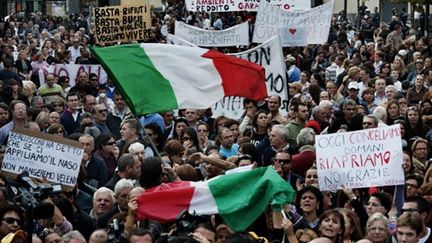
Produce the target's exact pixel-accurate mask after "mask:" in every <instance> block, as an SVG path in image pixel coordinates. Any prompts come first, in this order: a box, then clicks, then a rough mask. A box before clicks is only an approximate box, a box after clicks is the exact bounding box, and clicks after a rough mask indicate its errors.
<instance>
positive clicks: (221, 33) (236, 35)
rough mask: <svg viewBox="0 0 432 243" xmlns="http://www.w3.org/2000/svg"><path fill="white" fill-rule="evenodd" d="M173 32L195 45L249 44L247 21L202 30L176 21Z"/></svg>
mask: <svg viewBox="0 0 432 243" xmlns="http://www.w3.org/2000/svg"><path fill="white" fill-rule="evenodd" d="M174 34H175V35H176V36H177V37H180V38H183V39H185V40H186V41H188V42H190V43H192V44H194V45H197V46H204V47H215V46H238V45H243V46H247V45H249V22H244V23H241V24H238V25H236V26H233V27H231V28H228V29H224V30H204V29H201V28H198V27H195V26H192V25H188V24H185V23H184V22H180V21H176V22H175V30H174Z"/></svg>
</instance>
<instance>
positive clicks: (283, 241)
mask: <svg viewBox="0 0 432 243" xmlns="http://www.w3.org/2000/svg"><path fill="white" fill-rule="evenodd" d="M281 213H282V216H283V217H284V219H287V216H286V214H285V211H284V210H283V209H282V210H281ZM285 238H286V232H285V230H284V234H283V238H282V243H285Z"/></svg>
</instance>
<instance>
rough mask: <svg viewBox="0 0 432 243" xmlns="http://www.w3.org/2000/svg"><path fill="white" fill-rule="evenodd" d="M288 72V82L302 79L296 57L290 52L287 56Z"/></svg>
mask: <svg viewBox="0 0 432 243" xmlns="http://www.w3.org/2000/svg"><path fill="white" fill-rule="evenodd" d="M285 63H286V66H287V70H288V71H287V73H288V83H292V82H297V81H299V80H300V73H301V71H300V69H299V68H298V67H297V66H296V58H295V57H294V56H293V55H291V54H288V55H287V56H286V58H285Z"/></svg>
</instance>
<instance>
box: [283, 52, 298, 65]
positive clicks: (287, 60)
mask: <svg viewBox="0 0 432 243" xmlns="http://www.w3.org/2000/svg"><path fill="white" fill-rule="evenodd" d="M295 61H296V58H295V57H294V56H293V55H291V54H288V55H287V56H286V58H285V62H293V63H294V62H295Z"/></svg>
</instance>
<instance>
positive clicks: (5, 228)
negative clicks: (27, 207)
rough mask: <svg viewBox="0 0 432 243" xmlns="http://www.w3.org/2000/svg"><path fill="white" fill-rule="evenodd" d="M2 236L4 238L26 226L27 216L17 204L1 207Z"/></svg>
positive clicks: (0, 230)
mask: <svg viewBox="0 0 432 243" xmlns="http://www.w3.org/2000/svg"><path fill="white" fill-rule="evenodd" d="M0 218H1V224H0V238H1V239H3V238H4V237H5V236H6V235H7V234H9V233H15V232H16V231H17V230H19V229H21V228H22V227H23V226H24V221H25V216H24V212H23V210H22V209H21V208H20V207H18V206H15V205H9V204H6V205H3V206H2V207H0Z"/></svg>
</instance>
